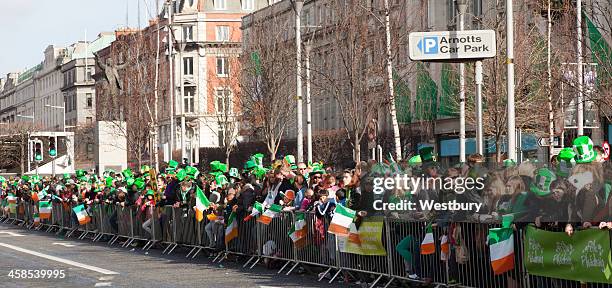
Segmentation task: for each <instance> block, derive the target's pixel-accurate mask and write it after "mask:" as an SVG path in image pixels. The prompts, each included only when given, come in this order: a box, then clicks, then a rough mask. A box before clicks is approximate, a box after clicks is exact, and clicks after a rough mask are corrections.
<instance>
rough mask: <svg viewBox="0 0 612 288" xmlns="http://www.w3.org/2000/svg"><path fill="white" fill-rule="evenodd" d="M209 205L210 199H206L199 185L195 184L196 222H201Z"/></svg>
mask: <svg viewBox="0 0 612 288" xmlns="http://www.w3.org/2000/svg"><path fill="white" fill-rule="evenodd" d="M209 206H210V201H208V198H207V197H206V195H204V192H203V191H202V189H200V187H199V186H196V207H195V210H196V219H197V220H198V222H201V221H202V220H203V219H204V212H205V211H206V210H207V209H208V207H209Z"/></svg>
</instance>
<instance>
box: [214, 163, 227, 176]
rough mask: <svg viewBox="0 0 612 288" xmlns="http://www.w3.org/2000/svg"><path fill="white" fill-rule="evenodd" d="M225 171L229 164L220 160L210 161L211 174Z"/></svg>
mask: <svg viewBox="0 0 612 288" xmlns="http://www.w3.org/2000/svg"><path fill="white" fill-rule="evenodd" d="M225 171H227V165H226V164H225V163H221V162H220V161H219V160H215V161H212V162H210V174H213V173H215V172H221V173H225Z"/></svg>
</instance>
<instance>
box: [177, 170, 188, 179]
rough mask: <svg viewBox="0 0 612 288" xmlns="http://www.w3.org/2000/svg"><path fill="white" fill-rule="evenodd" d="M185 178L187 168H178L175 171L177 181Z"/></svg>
mask: <svg viewBox="0 0 612 288" xmlns="http://www.w3.org/2000/svg"><path fill="white" fill-rule="evenodd" d="M185 178H187V170H185V169H180V170H178V172H177V173H176V179H178V180H179V181H183V180H185Z"/></svg>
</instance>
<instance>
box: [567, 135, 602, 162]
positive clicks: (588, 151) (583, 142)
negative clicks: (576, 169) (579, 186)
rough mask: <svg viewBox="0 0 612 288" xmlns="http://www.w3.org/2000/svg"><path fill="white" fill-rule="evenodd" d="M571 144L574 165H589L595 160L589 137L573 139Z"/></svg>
mask: <svg viewBox="0 0 612 288" xmlns="http://www.w3.org/2000/svg"><path fill="white" fill-rule="evenodd" d="M573 144H574V152H575V153H576V156H575V158H576V163H591V162H593V160H595V159H596V158H597V152H595V149H593V140H591V138H589V136H580V137H578V138H576V139H574V143H573Z"/></svg>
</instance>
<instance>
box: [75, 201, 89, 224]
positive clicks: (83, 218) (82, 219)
mask: <svg viewBox="0 0 612 288" xmlns="http://www.w3.org/2000/svg"><path fill="white" fill-rule="evenodd" d="M72 211H74V214H76V216H77V219H79V224H80V225H85V224H87V223H89V220H90V219H89V215H88V214H87V211H85V206H84V205H83V204H81V205H79V206H76V207H74V208H72Z"/></svg>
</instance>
